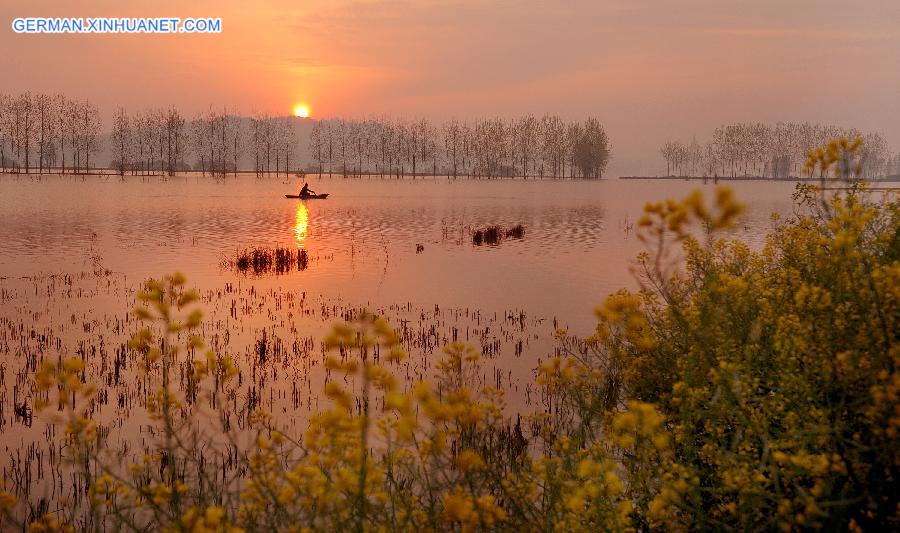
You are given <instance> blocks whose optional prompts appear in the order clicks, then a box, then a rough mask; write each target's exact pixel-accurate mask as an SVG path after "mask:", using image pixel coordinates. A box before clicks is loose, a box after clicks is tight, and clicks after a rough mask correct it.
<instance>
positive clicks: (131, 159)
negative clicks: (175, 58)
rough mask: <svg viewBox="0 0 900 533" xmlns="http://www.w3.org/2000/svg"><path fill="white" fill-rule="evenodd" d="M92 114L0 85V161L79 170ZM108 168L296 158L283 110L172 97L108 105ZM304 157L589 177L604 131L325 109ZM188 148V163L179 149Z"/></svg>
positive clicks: (259, 165) (88, 149) (229, 169)
mask: <svg viewBox="0 0 900 533" xmlns="http://www.w3.org/2000/svg"><path fill="white" fill-rule="evenodd" d="M101 126H102V125H101V120H100V112H99V109H98V107H97V106H96V105H94V104H92V103H91V102H89V101H87V100H73V99H70V98H68V97H66V96H63V95H55V96H51V95H47V94H41V93H38V94H35V93H31V92H25V93H22V94H20V95H18V96H8V95H4V94H0V171H4V172H7V171H8V172H26V173H27V172H32V171H35V170H36V171H37V172H39V173H44V172H50V171H54V172H63V173H83V172H89V171H90V170H91V169H93V168H97V167H98V165H97V156H98V154H99V153H100V150H101V134H100V133H101ZM108 143H109V146H108V147H109V149H110V153H111V158H112V161H111V162H110V163H109V167H110V168H111V169H113V170H115V171H116V172H118V173H119V174H120V175H123V176H124V175H125V174H126V173H131V174H133V175H149V174H158V173H166V174H169V175H174V174H175V173H177V172H182V171H186V170H195V171H201V172H202V173H203V174H204V175H206V174H207V173H209V174H211V175H217V176H223V175H225V174H226V173H236V172H237V171H238V168H239V162H240V161H242V160H243V161H250V162H251V166H252V168H253V170H254V171H255V172H256V173H257V175H261V174H269V173H272V172H275V173H276V174H280V173H284V174H287V173H289V172H290V171H291V169H292V168H293V169H297V168H300V166H301V165H300V164H299V163H300V162H299V161H298V160H297V157H296V146H297V139H296V133H295V128H294V124H293V119H292V118H291V117H272V116H269V115H267V114H261V113H257V114H254V115H253V116H251V117H249V118H245V117H241V116H240V115H239V114H238V113H237V112H236V111H233V110H229V109H227V108H221V109H220V108H213V107H210V108H209V110H207V111H206V112H203V113H199V114H197V115H195V116H193V117H191V118H190V119H188V118H186V117H185V115H184V114H183V113H182V112H181V111H180V110H179V109H178V108H177V107H175V106H170V107H167V108H151V109H144V110H139V111H134V110H128V109H125V108H124V107H119V108H117V109H116V110H115V113H114V115H113V120H112V125H111V129H110V135H109V137H108ZM309 149H310V153H311V158H312V163H310V164H309V165H307V169H308V170H311V171H317V172H319V173H320V174H325V173H327V174H329V175H333V174H335V173H337V174H340V175H343V176H359V175H363V174H374V175H381V176H398V177H400V176H418V175H447V176H453V177H466V176H468V177H473V178H485V177H486V178H495V177H512V176H516V177H552V178H561V177H570V178H574V177H581V178H600V177H602V176H603V172H604V170H605V169H606V166H607V164H608V163H609V159H610V143H609V138H608V136H607V134H606V131H605V130H604V128H603V125H602V124H601V123H600V121H599V120H597V119H595V118H588V119H587V120H585V121H583V122H577V121H573V122H564V121H563V120H562V119H560V118H559V117H558V116H554V115H545V116H543V117H541V118H536V117H535V116H534V115H525V116H522V117H519V118H516V119H503V118H488V119H477V120H474V121H472V122H466V121H459V120H450V121H446V122H443V123H440V124H434V123H432V122H430V121H429V120H427V119H424V118H421V119H416V120H408V119H386V118H375V119H366V120H346V119H329V120H322V121H318V122H316V123H315V124H314V126H313V129H312V132H311V135H310V138H309ZM189 159H192V160H193V163H194V164H193V165H191V164H189V163H188V162H187V161H188V160H189Z"/></svg>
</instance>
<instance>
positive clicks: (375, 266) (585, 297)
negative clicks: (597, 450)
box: [0, 176, 794, 330]
mask: <svg viewBox="0 0 900 533" xmlns="http://www.w3.org/2000/svg"><path fill="white" fill-rule="evenodd" d="M312 185H313V188H314V189H316V190H320V191H322V192H325V191H327V192H329V193H330V194H331V197H330V198H329V199H327V200H310V201H298V200H291V199H285V198H283V196H282V195H283V194H284V193H291V192H295V191H296V188H297V186H296V183H284V182H283V181H282V180H274V179H270V180H259V179H255V178H251V177H240V178H237V179H234V178H229V179H228V180H226V181H225V182H221V181H219V182H213V181H210V180H209V179H208V178H198V177H188V178H183V177H176V178H169V179H166V180H163V179H160V178H156V177H153V178H145V179H141V178H139V177H130V176H129V177H127V178H126V181H125V182H121V181H119V179H118V178H109V179H99V178H96V177H89V178H86V179H85V180H82V179H81V178H68V177H66V178H60V177H43V178H30V177H18V178H14V177H7V176H4V177H2V178H0V241H2V242H3V247H2V249H0V275H2V276H3V277H6V278H15V277H20V276H26V275H28V276H33V275H35V274H52V273H74V272H79V271H85V270H91V269H92V268H93V266H94V265H95V264H99V265H100V266H102V267H103V268H104V269H108V270H111V271H113V272H115V273H121V274H122V275H124V276H125V277H126V278H127V280H128V283H130V284H134V285H136V284H138V283H139V282H140V281H141V280H143V279H146V278H148V277H151V276H159V275H162V274H165V273H169V272H173V271H175V270H179V271H181V272H184V273H185V274H186V275H187V276H188V278H189V279H190V280H191V282H192V283H194V284H196V285H197V286H199V287H210V288H211V287H217V286H221V285H222V284H224V283H226V282H229V281H232V282H234V281H248V279H247V278H246V277H245V276H243V275H241V274H240V273H236V272H235V271H234V270H233V269H231V268H228V267H227V265H226V263H227V262H228V261H229V260H230V259H232V258H233V257H234V256H235V255H236V253H237V252H238V251H240V250H243V249H247V248H252V247H257V246H269V247H274V246H281V247H288V248H294V249H296V248H303V249H305V250H307V252H308V254H309V257H310V259H311V262H310V266H309V268H308V269H306V270H305V271H302V272H300V271H297V272H292V273H289V274H286V275H281V276H277V277H274V276H273V277H265V278H258V277H257V278H254V279H253V283H255V284H258V285H260V286H263V287H267V288H268V287H280V288H285V289H302V290H304V291H306V292H307V293H309V294H317V295H323V296H325V297H329V298H330V297H339V298H343V299H344V300H346V301H347V302H349V303H351V304H354V305H360V306H365V305H384V304H394V303H403V304H406V303H408V302H409V303H412V304H413V305H418V306H433V305H441V306H451V307H473V308H478V309H481V310H483V311H491V312H493V311H503V310H511V309H517V310H524V311H526V312H527V313H528V314H529V315H534V316H541V317H545V318H551V319H552V318H553V317H557V318H558V319H559V320H560V321H561V322H563V323H566V324H569V325H571V326H573V327H575V328H577V329H578V330H584V329H585V328H589V327H590V325H591V324H592V315H591V310H592V309H593V307H594V306H595V305H596V304H597V303H598V302H600V301H601V300H602V298H603V297H604V296H605V295H606V294H608V293H609V292H611V291H615V290H616V289H618V288H620V287H633V286H634V282H633V278H632V276H631V274H630V273H629V269H628V267H629V265H630V263H631V261H632V260H633V258H634V257H635V256H636V255H637V254H638V253H639V252H640V251H641V250H642V245H641V243H640V241H639V240H638V239H637V238H636V236H635V233H634V231H633V230H631V229H630V228H631V226H632V225H634V223H635V221H636V220H637V218H638V217H639V216H640V214H641V210H642V208H643V206H644V204H645V203H646V202H647V201H651V200H661V199H665V198H680V197H683V196H684V195H686V194H687V193H688V192H689V191H690V190H692V189H694V188H698V187H699V188H705V189H706V190H709V191H711V190H712V185H706V186H704V185H703V184H701V183H700V182H696V181H694V182H684V181H671V180H652V181H648V180H643V181H630V180H629V181H626V180H609V181H602V182H586V181H563V182H555V181H510V180H504V181H456V182H451V181H447V180H400V181H398V180H378V179H374V180H366V179H362V180H344V179H332V180H329V179H327V178H326V179H322V180H317V181H314V183H312ZM732 186H733V187H734V188H735V189H736V191H737V195H738V197H739V198H740V200H741V201H743V202H745V203H747V204H748V212H747V214H746V215H745V217H744V220H743V222H742V227H741V228H740V231H738V233H739V234H744V235H743V236H745V237H749V238H750V239H751V240H752V241H754V242H758V241H760V239H761V236H762V235H763V234H764V233H765V232H766V231H767V230H768V228H769V227H770V225H771V223H770V221H769V214H770V213H771V212H773V211H779V212H785V211H787V210H789V209H790V195H791V192H792V191H793V187H794V186H793V184H790V183H772V182H753V183H737V184H734V185H732ZM489 224H500V225H504V226H512V225H515V224H523V225H524V227H525V230H526V231H525V236H524V238H522V239H506V240H504V241H502V242H501V243H500V245H498V246H475V245H473V243H472V239H471V232H470V230H471V229H473V228H477V227H480V226H485V225H489ZM417 245H422V247H423V249H421V252H420V253H417Z"/></svg>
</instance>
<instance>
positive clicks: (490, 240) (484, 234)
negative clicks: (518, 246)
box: [472, 224, 525, 246]
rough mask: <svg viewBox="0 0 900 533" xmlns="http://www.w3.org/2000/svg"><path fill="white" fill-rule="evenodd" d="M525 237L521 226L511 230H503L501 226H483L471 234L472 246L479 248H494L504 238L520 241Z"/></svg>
mask: <svg viewBox="0 0 900 533" xmlns="http://www.w3.org/2000/svg"><path fill="white" fill-rule="evenodd" d="M524 237H525V226H523V225H522V224H516V225H515V226H513V227H511V228H508V229H507V228H504V227H503V226H498V225H490V226H485V227H483V228H478V229H476V230H474V231H473V232H472V244H474V245H475V246H481V245H484V244H487V245H489V246H496V245H498V244H500V241H501V240H503V239H504V238H507V239H522V238H524Z"/></svg>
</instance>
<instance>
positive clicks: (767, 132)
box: [659, 122, 900, 178]
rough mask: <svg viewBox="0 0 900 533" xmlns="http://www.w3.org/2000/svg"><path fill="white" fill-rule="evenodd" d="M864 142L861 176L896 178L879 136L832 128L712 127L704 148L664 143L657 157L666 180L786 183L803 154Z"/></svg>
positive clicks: (899, 168) (899, 162)
mask: <svg viewBox="0 0 900 533" xmlns="http://www.w3.org/2000/svg"><path fill="white" fill-rule="evenodd" d="M839 137H848V138H851V139H852V138H857V137H859V138H861V139H862V140H863V145H862V146H863V148H862V153H861V154H860V161H861V163H862V176H863V177H865V178H877V177H881V176H885V175H889V174H892V173H900V154H898V155H893V156H892V155H891V153H890V151H889V149H888V144H887V142H886V141H885V139H884V137H882V136H881V134H879V133H863V132H861V131H859V130H857V129H844V128H841V127H838V126H834V125H822V124H809V123H802V124H799V123H793V122H779V123H777V124H775V125H774V126H773V125H768V124H762V123H737V124H730V125H723V126H719V127H718V128H716V129H715V130H714V131H713V133H712V138H711V139H710V140H708V141H706V142H704V143H699V142H697V140H696V139H693V140H692V141H691V142H690V143H683V142H681V141H666V143H665V144H663V146H662V147H661V148H660V151H659V152H660V154H661V155H662V157H663V159H664V160H665V161H666V175H668V176H674V175H677V176H709V177H713V176H723V177H724V176H730V177H769V178H788V177H797V176H800V175H801V174H802V170H803V164H804V162H805V161H806V155H807V154H808V153H809V152H810V151H812V150H814V149H815V148H816V147H817V146H822V145H824V144H826V143H827V142H828V141H829V140H831V139H835V138H839Z"/></svg>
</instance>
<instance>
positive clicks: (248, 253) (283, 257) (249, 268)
mask: <svg viewBox="0 0 900 533" xmlns="http://www.w3.org/2000/svg"><path fill="white" fill-rule="evenodd" d="M229 264H231V265H233V266H234V268H235V269H236V270H237V271H238V272H241V273H243V274H254V275H257V276H259V275H262V274H268V273H272V272H274V273H275V274H286V273H288V272H291V271H293V270H295V269H296V270H306V269H307V267H309V254H308V253H307V252H306V250H303V249H300V250H292V249H290V248H280V247H279V248H252V249H248V250H243V251H241V252H240V253H238V254H237V257H235V259H233V260H232V261H230V263H229Z"/></svg>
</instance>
